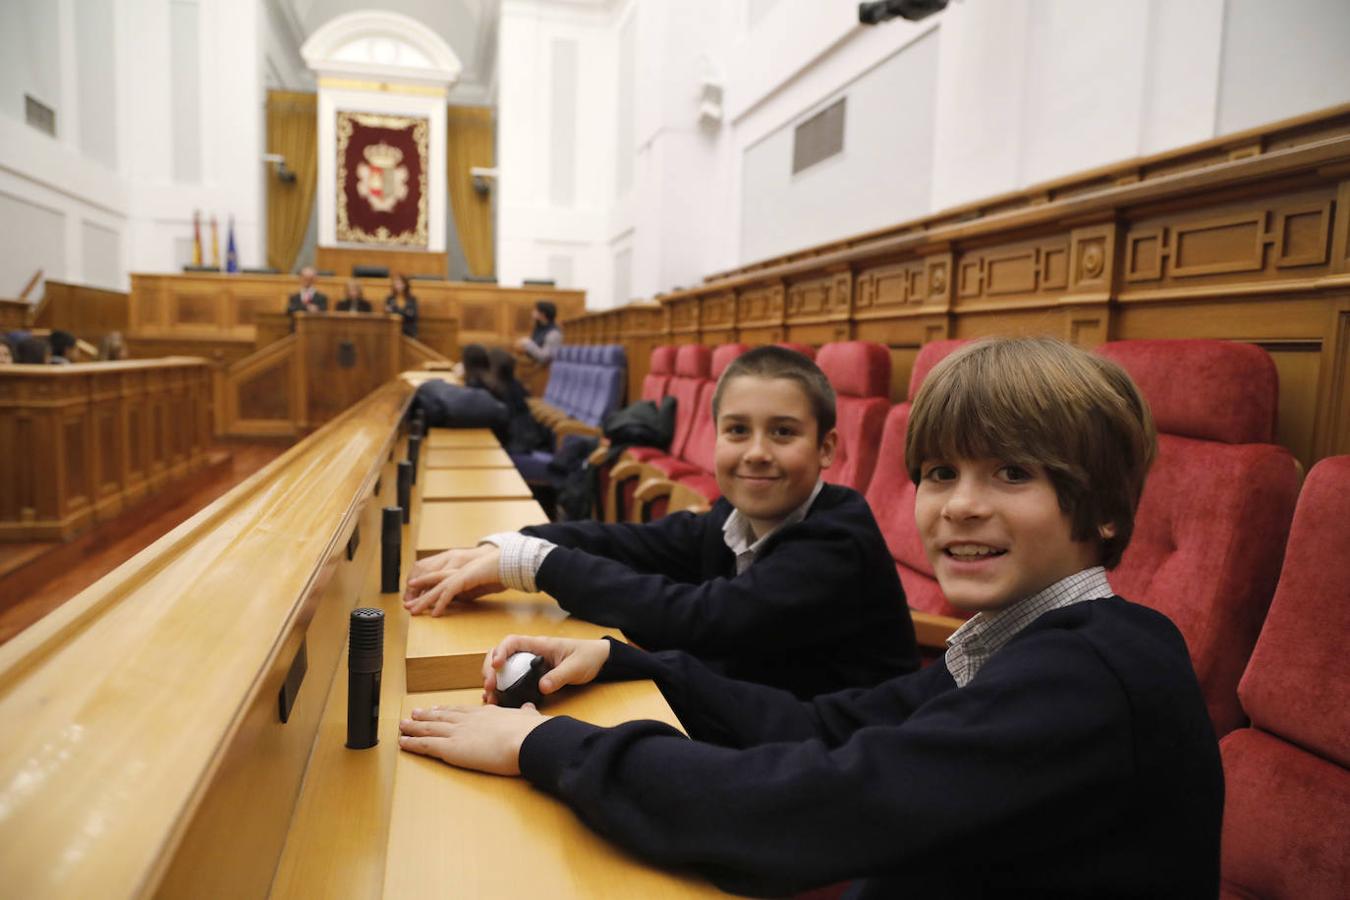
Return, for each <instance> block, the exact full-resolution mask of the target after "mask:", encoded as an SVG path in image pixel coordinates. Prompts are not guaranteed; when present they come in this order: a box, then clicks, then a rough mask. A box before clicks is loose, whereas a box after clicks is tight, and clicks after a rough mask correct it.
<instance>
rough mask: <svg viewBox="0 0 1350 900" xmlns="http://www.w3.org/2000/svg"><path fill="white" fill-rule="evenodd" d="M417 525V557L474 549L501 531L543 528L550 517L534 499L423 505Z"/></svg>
mask: <svg viewBox="0 0 1350 900" xmlns="http://www.w3.org/2000/svg"><path fill="white" fill-rule="evenodd" d="M420 519H421V522H420V523H419V522H417V521H416V520H414V522H413V524H414V525H415V526H417V558H418V559H421V558H422V557H424V556H431V555H432V554H434V553H440V552H441V551H442V550H449V549H450V548H451V547H472V546H474V545H475V544H477V543H478V539H479V538H481V537H483V536H484V535H488V534H495V533H496V532H498V531H519V530H520V529H522V528H524V527H525V526H526V525H543V524H545V523H547V522H548V516H547V515H546V514H545V513H544V509H543V507H541V506H540V505H539V504H538V503H536V502H535V501H533V500H494V501H492V502H491V503H453V502H449V503H446V502H442V503H423V504H422V511H421V516H420Z"/></svg>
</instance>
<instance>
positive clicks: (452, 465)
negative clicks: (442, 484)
mask: <svg viewBox="0 0 1350 900" xmlns="http://www.w3.org/2000/svg"><path fill="white" fill-rule="evenodd" d="M515 467H516V466H515V463H513V462H511V457H509V456H507V455H506V451H505V450H502V449H500V448H492V447H469V448H454V447H451V448H444V449H435V450H427V468H428V469H514V468H515Z"/></svg>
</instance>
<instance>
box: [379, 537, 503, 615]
mask: <svg viewBox="0 0 1350 900" xmlns="http://www.w3.org/2000/svg"><path fill="white" fill-rule="evenodd" d="M448 553H450V554H452V555H451V556H448V557H447V558H446V559H445V560H444V562H445V564H444V565H443V566H442V567H440V568H438V569H435V570H431V571H427V570H423V571H422V572H421V573H418V572H417V570H416V569H414V570H413V573H412V574H411V575H410V576H409V577H408V591H407V593H406V594H405V595H404V599H403V606H404V608H405V609H407V610H408V611H409V612H410V613H412V614H413V615H415V616H417V615H421V614H422V613H424V612H430V613H431V614H432V615H433V616H439V615H440V614H441V613H443V612H445V608H446V607H447V606H449V605H450V603H451V601H454V600H473V599H475V598H477V597H481V596H483V595H484V594H495V593H496V592H498V591H504V590H506V586H505V585H504V584H502V583H501V575H500V566H501V557H502V552H501V550H499V549H497V548H496V547H494V546H492V545H491V544H484V545H483V546H481V547H476V548H474V549H473V550H451V551H448ZM442 555H444V554H442ZM436 558H437V557H429V558H428V559H436ZM425 561H426V560H424V562H425Z"/></svg>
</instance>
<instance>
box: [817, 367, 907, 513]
mask: <svg viewBox="0 0 1350 900" xmlns="http://www.w3.org/2000/svg"><path fill="white" fill-rule="evenodd" d="M816 365H818V366H820V370H821V371H822V372H824V373H825V377H826V378H828V379H830V384H832V385H833V386H834V392H835V408H836V410H837V415H836V421H835V427H836V428H837V429H838V430H839V444H838V448H837V449H836V450H835V454H834V464H833V465H831V466H830V467H829V468H828V469H826V470H825V480H826V481H829V482H832V483H834V484H842V485H846V486H847V487H851V488H853V489H854V490H855V491H865V490H867V483H868V482H869V481H871V480H872V469H873V468H874V467H875V466H876V463H877V444H878V443H879V442H880V440H881V426H882V423H883V422H884V421H885V419H886V412H887V410H889V409H890V406H891V404H890V401H889V400H888V399H887V398H888V396H889V392H890V384H891V354H890V351H889V350H887V349H886V348H885V347H884V346H882V345H881V344H876V343H872V342H871V341H842V342H839V343H833V344H826V345H825V346H824V347H821V348H820V353H819V355H817V357H816Z"/></svg>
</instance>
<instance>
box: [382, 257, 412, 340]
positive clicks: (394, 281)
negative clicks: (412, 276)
mask: <svg viewBox="0 0 1350 900" xmlns="http://www.w3.org/2000/svg"><path fill="white" fill-rule="evenodd" d="M384 311H385V312H387V313H392V314H394V315H396V316H402V317H403V333H404V334H405V335H407V336H408V337H410V338H415V337H417V298H416V297H414V296H413V292H412V288H411V287H409V286H408V279H406V278H404V277H403V274H402V273H401V272H395V273H394V277H393V278H391V279H390V280H389V296H388V297H386V298H384Z"/></svg>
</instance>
